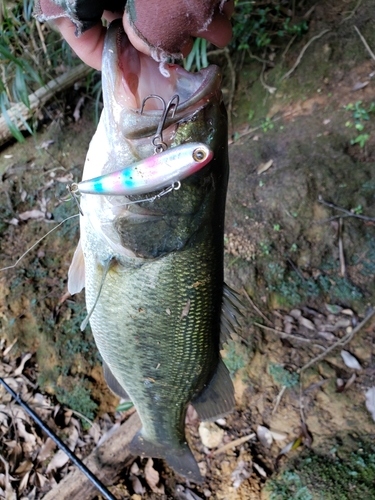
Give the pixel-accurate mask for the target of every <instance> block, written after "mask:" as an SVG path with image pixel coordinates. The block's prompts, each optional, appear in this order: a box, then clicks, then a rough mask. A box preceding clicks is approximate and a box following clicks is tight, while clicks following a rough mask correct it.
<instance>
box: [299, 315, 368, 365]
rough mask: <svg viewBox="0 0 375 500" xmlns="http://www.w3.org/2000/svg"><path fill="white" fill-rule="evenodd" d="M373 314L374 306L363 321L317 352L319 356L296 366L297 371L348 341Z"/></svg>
mask: <svg viewBox="0 0 375 500" xmlns="http://www.w3.org/2000/svg"><path fill="white" fill-rule="evenodd" d="M374 314H375V308H374V309H371V311H370V312H369V313H368V315H367V316H366V317H365V319H364V320H363V321H361V323H359V324H358V325H357V326H356V327H355V328H354V329H353V331H351V332H349V333H347V334H346V335H345V336H344V337H343V338H342V339H340V340H338V341H337V342H335V343H334V344H333V345H331V346H330V347H328V348H327V349H326V350H325V351H324V352H322V354H319V356H317V357H316V358H314V359H311V360H310V361H309V362H308V363H306V364H305V365H303V366H302V367H301V368H298V370H297V373H301V372H302V371H303V370H306V369H307V368H310V366H312V365H313V364H314V363H316V362H317V361H320V360H322V359H324V358H325V357H326V356H327V355H328V354H329V353H330V352H331V351H333V349H336V347H338V346H340V345H341V346H342V345H345V344H347V343H348V342H350V341H351V340H352V338H353V337H354V335H355V334H356V333H357V332H359V330H361V328H363V327H364V326H365V324H366V323H367V322H368V321H369V320H370V319H371V318H372V317H373V315H374Z"/></svg>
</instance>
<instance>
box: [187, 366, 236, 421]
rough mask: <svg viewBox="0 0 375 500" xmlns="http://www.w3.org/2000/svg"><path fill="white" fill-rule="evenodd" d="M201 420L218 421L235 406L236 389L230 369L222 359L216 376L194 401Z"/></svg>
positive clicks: (193, 403)
mask: <svg viewBox="0 0 375 500" xmlns="http://www.w3.org/2000/svg"><path fill="white" fill-rule="evenodd" d="M191 404H192V405H193V406H194V408H195V409H196V411H197V413H198V415H199V418H200V419H201V420H217V419H218V418H220V417H222V416H223V415H225V414H227V413H229V412H230V411H231V410H232V409H233V407H234V405H235V399H234V387H233V383H232V380H231V378H230V375H229V371H228V368H227V367H226V366H225V364H224V362H223V360H222V359H220V362H219V365H218V367H217V371H216V373H215V375H214V376H213V377H212V379H211V381H210V383H209V384H208V385H207V387H206V388H205V389H203V391H202V392H201V393H200V394H199V396H197V397H196V398H195V399H193V400H192V402H191Z"/></svg>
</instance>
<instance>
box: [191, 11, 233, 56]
mask: <svg viewBox="0 0 375 500" xmlns="http://www.w3.org/2000/svg"><path fill="white" fill-rule="evenodd" d="M194 36H197V37H201V38H205V39H206V40H207V41H209V42H211V43H213V44H214V45H216V46H217V47H225V46H226V45H227V44H228V43H229V42H230V40H231V38H232V25H231V22H230V21H229V19H228V18H227V16H226V15H225V14H224V13H221V12H219V11H217V12H215V14H214V16H213V18H212V21H211V23H210V24H209V26H208V27H207V28H206V29H205V30H200V31H198V32H197V33H194Z"/></svg>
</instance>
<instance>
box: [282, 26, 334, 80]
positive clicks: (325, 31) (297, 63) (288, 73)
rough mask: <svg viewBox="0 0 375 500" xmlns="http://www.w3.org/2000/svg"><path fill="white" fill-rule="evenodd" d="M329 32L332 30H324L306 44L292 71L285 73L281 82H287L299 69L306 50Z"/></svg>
mask: <svg viewBox="0 0 375 500" xmlns="http://www.w3.org/2000/svg"><path fill="white" fill-rule="evenodd" d="M329 31H331V30H329V29H326V30H323V31H322V32H321V33H319V35H315V36H313V37H312V38H311V39H310V40H309V41H308V42H307V44H306V45H305V46H304V47H303V49H302V50H301V52H300V55H299V56H298V58H297V61H296V62H295V63H294V66H293V68H292V69H290V70H289V71H287V72H286V73H285V75H284V76H282V77H281V80H280V81H281V82H282V81H283V80H285V79H286V78H288V77H289V76H290V75H291V74H292V73H293V71H294V70H295V69H296V68H297V66H298V65H299V63H300V62H301V61H302V57H303V55H304V54H305V52H306V50H307V49H308V48H309V47H310V45H311V44H312V43H313V42H314V41H315V40H318V38H321V37H322V36H323V35H325V34H326V33H328V32H329Z"/></svg>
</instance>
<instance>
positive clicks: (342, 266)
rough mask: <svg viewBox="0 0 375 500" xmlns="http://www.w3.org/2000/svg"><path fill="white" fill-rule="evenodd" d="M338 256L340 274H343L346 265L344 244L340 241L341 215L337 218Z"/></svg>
mask: <svg viewBox="0 0 375 500" xmlns="http://www.w3.org/2000/svg"><path fill="white" fill-rule="evenodd" d="M339 258H340V274H341V276H343V277H344V276H345V274H346V266H345V255H344V244H343V241H342V217H340V219H339Z"/></svg>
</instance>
